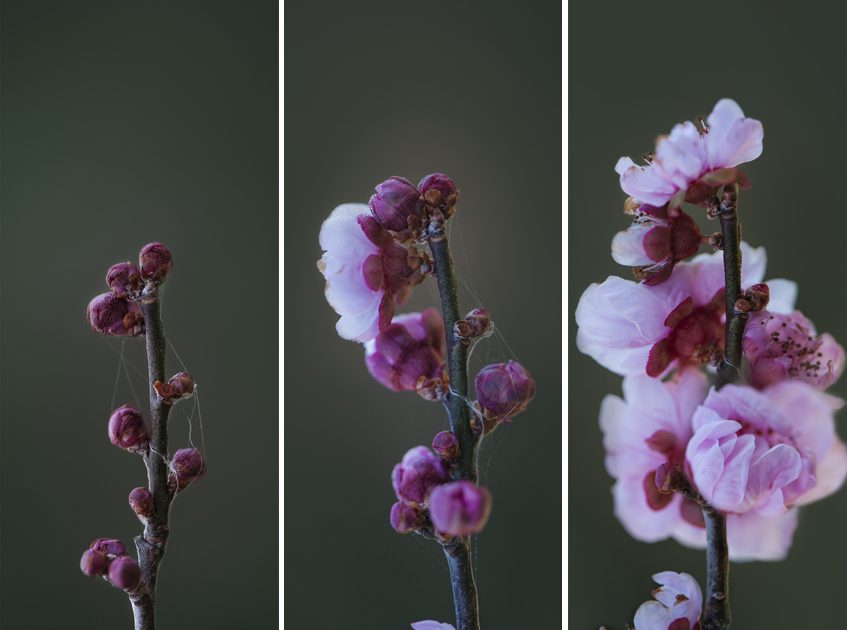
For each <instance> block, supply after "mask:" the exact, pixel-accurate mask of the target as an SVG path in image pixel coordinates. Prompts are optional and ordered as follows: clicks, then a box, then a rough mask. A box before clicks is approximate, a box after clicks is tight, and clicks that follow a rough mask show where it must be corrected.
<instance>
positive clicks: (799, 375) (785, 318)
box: [744, 310, 844, 389]
mask: <svg viewBox="0 0 847 630" xmlns="http://www.w3.org/2000/svg"><path fill="white" fill-rule="evenodd" d="M744 356H745V358H746V359H747V361H748V364H749V366H750V372H749V378H750V383H751V384H752V385H753V386H754V387H758V388H762V387H766V386H767V385H770V384H771V383H776V382H778V381H783V380H786V379H799V380H801V381H805V382H807V383H809V384H810V385H814V386H815V387H817V388H818V389H826V388H827V387H829V386H830V385H832V384H833V383H834V382H835V381H837V380H838V378H839V377H840V376H841V373H842V372H843V371H844V348H842V347H841V346H840V345H839V343H838V342H837V341H836V340H835V339H834V338H833V337H832V335H829V334H827V333H824V334H823V335H819V334H817V332H816V331H815V326H814V324H812V322H810V321H809V320H808V319H806V317H804V316H803V314H802V313H801V312H800V311H794V312H793V313H791V314H781V313H776V312H772V311H771V310H767V311H760V312H757V313H752V314H751V315H750V318H749V320H748V321H747V326H746V327H745V329H744Z"/></svg>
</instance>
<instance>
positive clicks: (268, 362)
mask: <svg viewBox="0 0 847 630" xmlns="http://www.w3.org/2000/svg"><path fill="white" fill-rule="evenodd" d="M0 54H2V68H0V70H2V136H0V140H2V147H0V150H1V151H2V164H0V166H2V171H1V173H2V199H0V201H2V222H0V234H1V235H2V241H0V265H1V266H2V275H0V291H2V313H1V315H2V335H1V336H0V344H2V347H1V348H0V356H1V357H2V402H1V403H0V414H2V417H0V449H2V450H0V500H2V508H0V510H2V511H0V536H2V539H0V545H1V546H0V627H2V628H3V629H4V630H6V629H8V630H18V629H20V630H24V629H27V630H28V629H29V628H33V629H39V630H40V629H42V628H44V629H48V628H50V629H52V628H74V629H76V628H98V629H100V628H102V629H109V630H112V629H114V628H129V627H131V623H132V622H131V613H130V607H129V603H128V600H127V598H126V596H125V595H124V594H123V593H121V592H120V591H117V590H115V589H113V588H112V587H110V586H109V585H107V584H105V583H103V582H100V581H96V580H91V579H88V578H86V577H85V576H83V575H82V574H81V573H80V571H79V558H80V555H81V553H82V551H83V550H84V549H85V548H86V547H87V546H88V543H89V542H90V541H91V539H93V538H95V537H97V536H115V537H118V538H121V539H123V540H124V541H126V542H129V541H130V538H131V537H132V536H133V535H135V534H137V533H139V532H140V524H139V523H138V521H137V519H136V518H135V515H134V514H133V513H132V512H131V511H130V509H129V507H128V506H127V502H126V496H127V493H128V492H129V490H130V489H131V488H133V487H134V486H137V485H141V484H143V483H144V480H145V477H144V473H143V470H144V469H143V465H142V463H141V460H140V458H138V457H134V456H130V455H128V454H126V453H124V452H121V451H119V450H118V449H116V448H114V447H112V446H111V445H110V444H109V441H108V438H107V436H106V423H107V420H108V416H109V412H110V411H111V409H110V408H109V402H110V399H111V395H112V385H113V382H114V378H115V372H116V368H117V366H118V355H117V354H116V353H114V352H113V350H112V349H110V348H109V347H107V344H106V343H105V342H104V339H103V338H100V337H99V336H98V335H96V334H94V333H93V332H92V331H91V330H90V329H89V327H88V325H87V324H86V322H85V318H84V312H85V306H86V304H87V302H88V300H89V299H90V298H91V297H92V296H93V295H95V294H96V293H99V292H101V291H103V290H104V288H105V284H104V278H105V270H106V268H107V267H108V266H109V265H110V264H112V263H114V262H117V261H119V260H126V259H134V258H135V257H136V256H137V252H138V249H139V248H140V246H141V245H143V244H144V243H146V242H148V241H150V240H154V239H156V240H161V241H163V242H164V243H166V244H167V245H168V246H169V247H170V248H171V250H172V251H173V255H174V260H175V266H174V271H173V273H172V274H171V276H170V277H169V278H168V280H167V282H166V283H165V285H164V291H165V302H164V319H165V327H166V331H167V333H168V335H169V337H170V339H171V340H172V341H173V344H174V346H175V347H176V348H177V349H178V351H179V354H180V356H181V357H182V359H183V360H184V361H185V362H186V364H187V366H188V368H189V370H190V371H191V372H192V373H193V374H194V375H195V378H196V380H197V383H198V384H199V389H200V395H201V397H202V410H203V422H204V425H205V435H206V447H207V450H206V455H207V461H208V475H207V477H206V478H205V479H203V480H202V481H199V482H197V484H196V485H195V486H192V487H191V488H190V489H189V490H187V491H186V493H185V496H181V497H180V498H179V500H178V501H177V502H176V504H175V506H174V509H173V511H172V519H171V526H172V535H171V538H170V543H169V547H168V554H167V557H166V559H165V562H164V564H163V565H162V570H161V573H160V579H159V601H158V615H159V619H158V620H159V624H158V626H157V627H158V628H161V629H162V630H167V629H169V628H170V629H174V630H175V629H176V628H214V629H221V630H230V629H232V628H273V627H276V618H277V542H276V541H277V507H278V494H277V487H278V474H277V471H278V460H277V451H278V449H277V432H278V429H279V422H278V414H277V409H278V406H277V400H278V393H277V371H278V365H277V275H278V274H277V251H278V250H277V221H278V219H277V205H278V202H277V189H278V185H277V184H278V182H277V120H278V118H277V111H278V109H277V83H278V79H277V77H278V74H277V5H276V3H274V2H271V1H267V0H266V1H263V2H258V1H257V2H249V1H248V2H244V1H239V2H202V3H199V2H190V1H173V0H170V1H168V2H112V1H109V0H98V1H74V2H65V1H63V0H62V1H53V2H24V1H23V0H18V1H8V0H6V1H4V2H3V4H2V51H0ZM111 345H112V346H113V348H116V349H118V348H120V342H119V341H113V342H112V343H111ZM126 354H127V357H128V359H129V361H130V362H131V364H132V365H134V366H136V367H138V368H140V369H141V370H142V372H143V371H144V369H145V368H144V365H145V358H144V350H143V342H142V341H141V340H137V339H133V340H129V341H127V342H126ZM178 369H179V363H178V362H177V361H176V359H175V358H174V356H173V355H172V354H170V355H169V363H168V371H169V372H176V371H177V370H178ZM133 377H134V379H135V380H134V382H133V385H134V387H135V388H136V389H137V390H138V391H139V392H140V393H141V392H143V388H144V382H143V380H142V379H141V378H140V377H137V375H135V373H133ZM142 395H143V394H142ZM132 400H133V397H132V393H131V391H130V390H129V388H128V386H127V385H126V383H125V382H124V383H122V385H121V388H120V390H119V392H118V401H117V402H116V406H117V405H118V404H120V403H123V402H131V401H132ZM189 409H190V403H181V404H179V405H178V406H177V407H175V409H174V412H173V413H172V415H171V426H172V431H171V435H172V440H171V444H172V447H173V448H174V449H175V448H178V447H181V446H185V445H187V441H188V430H187V424H186V419H185V411H187V410H189ZM198 429H199V427H198V426H197V424H196V421H195V426H194V441H195V442H197V443H199V439H198Z"/></svg>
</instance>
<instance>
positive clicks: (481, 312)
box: [453, 308, 491, 345]
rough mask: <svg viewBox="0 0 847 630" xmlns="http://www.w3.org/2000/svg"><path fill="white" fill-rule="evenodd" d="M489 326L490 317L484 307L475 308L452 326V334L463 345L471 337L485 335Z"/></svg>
mask: <svg viewBox="0 0 847 630" xmlns="http://www.w3.org/2000/svg"><path fill="white" fill-rule="evenodd" d="M490 328H491V317H490V316H489V315H488V311H487V310H486V309H484V308H475V309H474V310H472V311H471V312H470V313H468V314H467V315H465V319H460V320H459V321H457V322H456V324H455V325H454V326H453V334H454V335H456V337H457V338H459V339H460V340H461V341H462V343H464V344H465V345H467V344H468V342H469V341H470V340H471V339H476V338H478V337H483V336H486V333H488V331H489V330H490Z"/></svg>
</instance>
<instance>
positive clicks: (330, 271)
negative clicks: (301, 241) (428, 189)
mask: <svg viewBox="0 0 847 630" xmlns="http://www.w3.org/2000/svg"><path fill="white" fill-rule="evenodd" d="M320 245H321V248H322V249H323V250H324V254H323V256H322V257H321V259H320V260H319V261H318V269H320V271H321V273H322V274H323V275H324V278H325V279H326V299H327V301H328V302H329V303H330V305H331V306H332V308H334V309H335V312H336V313H338V314H339V315H340V316H341V319H339V320H338V323H337V324H336V326H335V327H336V330H337V331H338V334H339V335H341V336H342V337H343V338H344V339H350V340H352V341H359V342H365V341H368V340H369V339H373V338H374V337H375V336H376V335H377V333H378V332H379V331H381V330H385V329H386V328H387V327H388V326H389V324H390V323H391V318H392V317H393V316H394V310H395V307H396V306H397V305H398V304H402V303H403V302H405V301H406V299H407V298H408V295H409V291H410V289H411V287H412V286H413V285H415V284H418V283H419V282H421V281H422V280H423V278H424V275H425V273H426V271H427V268H428V265H427V264H426V263H425V259H424V257H423V255H422V254H421V253H420V252H418V251H417V250H415V249H414V248H411V249H407V248H405V247H403V246H402V245H400V244H399V243H397V242H396V241H395V240H394V239H393V238H392V237H391V234H390V233H389V232H388V231H387V230H386V229H385V228H383V227H382V226H380V224H379V223H378V222H377V220H376V219H375V218H374V217H373V216H372V215H371V214H370V211H369V210H368V207H367V206H366V205H364V204H355V203H348V204H344V205H341V206H338V207H337V208H336V209H335V210H333V211H332V214H330V215H329V218H328V219H327V220H326V221H324V223H323V226H322V227H321V233H320Z"/></svg>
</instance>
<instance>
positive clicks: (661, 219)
mask: <svg viewBox="0 0 847 630" xmlns="http://www.w3.org/2000/svg"><path fill="white" fill-rule="evenodd" d="M700 244H701V234H700V228H699V227H698V226H697V223H695V222H694V220H693V219H692V218H691V217H690V216H688V215H687V214H685V212H682V211H681V210H679V211H677V212H674V213H669V212H668V206H667V205H664V206H662V207H661V208H654V207H653V206H647V205H645V206H641V207H640V208H639V209H638V210H637V211H636V212H635V218H634V220H633V223H632V225H631V226H630V227H628V228H627V229H626V230H623V231H622V232H618V233H617V234H616V235H615V238H614V239H612V258H614V259H615V262H617V263H620V264H621V265H628V266H630V267H635V268H636V269H635V272H636V275H637V276H639V277H640V278H641V279H643V280H644V283H645V284H650V285H652V284H659V283H660V282H664V281H665V280H667V279H668V277H670V274H671V271H673V268H674V265H675V264H676V263H678V262H680V261H682V260H685V259H686V258H689V257H691V256H693V255H694V254H696V253H697V251H698V250H699V249H700Z"/></svg>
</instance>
